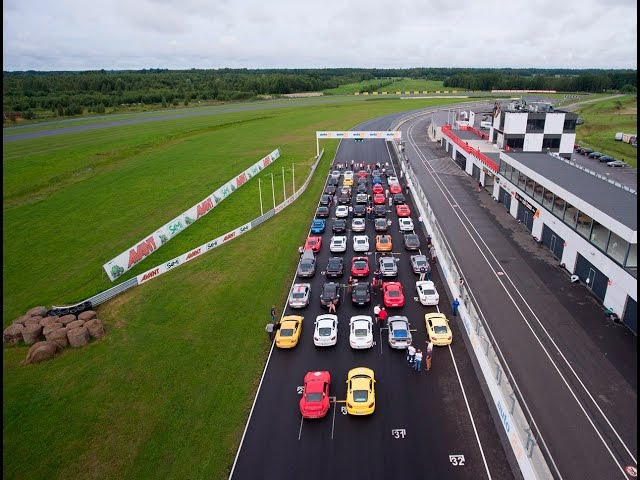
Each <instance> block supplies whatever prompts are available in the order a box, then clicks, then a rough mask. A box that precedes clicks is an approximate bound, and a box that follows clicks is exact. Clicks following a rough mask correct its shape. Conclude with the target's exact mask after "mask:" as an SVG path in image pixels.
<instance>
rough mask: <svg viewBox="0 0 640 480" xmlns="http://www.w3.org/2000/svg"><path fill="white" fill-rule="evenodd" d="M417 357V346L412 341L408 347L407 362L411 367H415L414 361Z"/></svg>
mask: <svg viewBox="0 0 640 480" xmlns="http://www.w3.org/2000/svg"><path fill="white" fill-rule="evenodd" d="M415 359H416V347H414V346H413V343H410V344H409V346H408V347H407V363H408V364H409V366H410V367H413V362H414V361H415Z"/></svg>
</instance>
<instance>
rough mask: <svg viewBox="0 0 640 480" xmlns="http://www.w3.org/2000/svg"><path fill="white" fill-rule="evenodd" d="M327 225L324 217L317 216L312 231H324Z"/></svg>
mask: <svg viewBox="0 0 640 480" xmlns="http://www.w3.org/2000/svg"><path fill="white" fill-rule="evenodd" d="M326 226H327V222H325V220H324V218H316V219H315V220H314V221H313V223H312V224H311V233H324V230H325V228H326Z"/></svg>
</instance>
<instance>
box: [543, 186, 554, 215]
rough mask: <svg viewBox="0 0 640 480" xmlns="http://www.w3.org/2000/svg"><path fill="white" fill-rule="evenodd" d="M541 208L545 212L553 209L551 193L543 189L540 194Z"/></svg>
mask: <svg viewBox="0 0 640 480" xmlns="http://www.w3.org/2000/svg"><path fill="white" fill-rule="evenodd" d="M542 206H543V207H544V208H546V209H547V210H549V211H551V207H553V192H551V191H549V190H547V189H546V188H545V189H544V193H543V194H542Z"/></svg>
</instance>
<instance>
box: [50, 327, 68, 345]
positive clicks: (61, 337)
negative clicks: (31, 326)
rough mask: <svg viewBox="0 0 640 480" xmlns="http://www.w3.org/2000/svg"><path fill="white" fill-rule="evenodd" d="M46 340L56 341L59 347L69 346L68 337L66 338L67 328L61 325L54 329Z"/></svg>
mask: <svg viewBox="0 0 640 480" xmlns="http://www.w3.org/2000/svg"><path fill="white" fill-rule="evenodd" d="M47 340H49V341H50V342H55V343H57V344H58V345H59V346H60V348H66V347H68V346H69V339H68V338H67V329H66V328H64V327H62V328H58V329H57V330H54V331H53V332H51V333H50V334H49V336H48V337H47Z"/></svg>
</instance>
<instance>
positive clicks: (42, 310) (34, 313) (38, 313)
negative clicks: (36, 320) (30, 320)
mask: <svg viewBox="0 0 640 480" xmlns="http://www.w3.org/2000/svg"><path fill="white" fill-rule="evenodd" d="M48 311H49V310H47V309H46V307H42V306H39V307H33V308H31V309H30V310H28V311H27V315H29V316H30V317H46V316H47V312H48Z"/></svg>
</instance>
